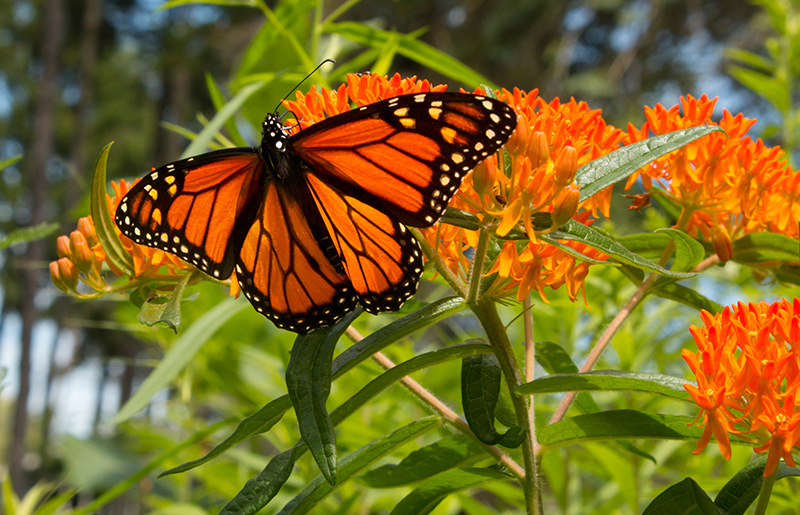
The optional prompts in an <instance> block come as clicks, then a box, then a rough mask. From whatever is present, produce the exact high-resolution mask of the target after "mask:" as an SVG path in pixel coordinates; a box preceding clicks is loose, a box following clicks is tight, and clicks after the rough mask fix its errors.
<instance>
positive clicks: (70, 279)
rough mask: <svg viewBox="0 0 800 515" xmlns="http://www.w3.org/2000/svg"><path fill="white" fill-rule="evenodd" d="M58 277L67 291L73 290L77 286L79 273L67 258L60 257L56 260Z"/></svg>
mask: <svg viewBox="0 0 800 515" xmlns="http://www.w3.org/2000/svg"><path fill="white" fill-rule="evenodd" d="M51 270H52V269H51ZM51 275H52V272H51ZM58 275H59V277H60V278H61V280H62V281H63V283H64V286H66V287H67V289H68V290H74V289H75V288H76V287H77V286H78V276H79V275H80V273H79V272H78V269H77V268H75V265H74V264H72V261H70V260H69V258H65V257H62V258H61V259H59V260H58ZM56 286H58V285H56Z"/></svg>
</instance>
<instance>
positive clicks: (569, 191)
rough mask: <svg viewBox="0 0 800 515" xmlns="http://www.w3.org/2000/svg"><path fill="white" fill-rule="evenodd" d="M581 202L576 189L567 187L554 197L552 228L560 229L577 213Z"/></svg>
mask: <svg viewBox="0 0 800 515" xmlns="http://www.w3.org/2000/svg"><path fill="white" fill-rule="evenodd" d="M580 201H581V194H580V192H579V191H578V188H576V187H574V186H567V187H566V188H564V189H563V190H561V193H559V194H558V196H557V197H556V200H555V203H554V205H553V226H554V227H561V226H562V225H564V224H565V223H567V222H569V221H570V220H571V219H572V217H573V216H575V214H576V213H577V212H578V204H580Z"/></svg>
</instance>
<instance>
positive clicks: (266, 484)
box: [219, 444, 305, 515]
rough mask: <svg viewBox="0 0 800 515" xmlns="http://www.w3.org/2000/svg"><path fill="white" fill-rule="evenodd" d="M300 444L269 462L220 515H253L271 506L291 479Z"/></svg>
mask: <svg viewBox="0 0 800 515" xmlns="http://www.w3.org/2000/svg"><path fill="white" fill-rule="evenodd" d="M301 447H302V448H304V447H305V445H302V444H299V445H297V446H295V447H293V448H291V449H289V450H288V451H283V452H282V453H280V454H277V455H275V456H273V457H272V459H271V460H269V464H267V466H266V467H265V468H264V470H262V471H261V472H260V473H259V474H258V475H257V476H256V477H254V478H251V479H250V480H248V481H247V483H245V485H244V487H242V490H241V491H240V492H239V493H238V494H237V495H236V497H234V498H233V499H231V500H230V502H228V504H226V505H225V507H224V508H223V509H222V511H221V512H220V514H219V515H252V514H253V513H256V512H257V511H258V510H260V509H261V508H263V507H264V506H266V505H267V504H269V502H270V501H271V500H272V499H273V498H274V497H275V496H276V495H278V492H280V490H281V487H282V486H283V485H284V483H286V481H287V480H288V479H289V476H290V475H291V474H292V469H294V464H295V462H296V461H297V459H298V458H299V457H300V455H299V454H300V449H301Z"/></svg>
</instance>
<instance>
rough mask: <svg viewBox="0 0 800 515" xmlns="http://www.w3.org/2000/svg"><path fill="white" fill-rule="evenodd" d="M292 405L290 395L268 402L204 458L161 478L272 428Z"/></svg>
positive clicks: (184, 466) (175, 469) (183, 470)
mask: <svg viewBox="0 0 800 515" xmlns="http://www.w3.org/2000/svg"><path fill="white" fill-rule="evenodd" d="M291 407H292V401H291V399H289V396H288V395H281V396H280V397H278V398H277V399H275V400H273V401H271V402H269V403H267V405H266V406H264V407H263V408H261V409H260V410H258V411H257V412H255V413H253V414H252V415H250V416H249V417H247V418H245V419H244V420H242V421H241V422H239V426H238V427H237V428H236V431H234V432H233V434H231V435H230V436H229V437H228V438H226V439H225V440H224V441H223V442H222V443H221V444H219V445H217V446H216V447H214V449H212V450H211V452H209V453H208V454H206V455H205V456H203V457H202V458H198V459H196V460H193V461H190V462H187V463H184V464H183V465H180V466H178V467H175V468H171V469H169V470H167V471H165V472H162V473H161V474H160V475H159V476H158V477H159V478H160V477H163V476H169V475H171V474H178V473H180V472H186V471H187V470H191V469H193V468H195V467H199V466H200V465H202V464H203V463H206V462H207V461H211V460H213V459H214V458H216V457H217V456H219V455H220V454H222V453H224V452H225V451H227V450H228V449H230V448H231V447H233V446H235V445H238V444H240V443H242V442H243V441H245V440H247V439H248V438H250V437H251V436H255V435H257V434H261V433H266V432H267V431H269V430H270V429H272V426H274V425H275V424H277V423H278V421H280V419H281V418H283V415H284V413H286V411H287V410H288V409H289V408H291Z"/></svg>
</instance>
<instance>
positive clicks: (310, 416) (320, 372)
mask: <svg viewBox="0 0 800 515" xmlns="http://www.w3.org/2000/svg"><path fill="white" fill-rule="evenodd" d="M351 322H352V320H351V319H350V318H349V317H346V318H345V319H344V320H342V321H341V322H339V323H338V324H336V325H335V326H333V327H329V328H322V329H317V330H316V331H312V332H310V333H309V334H306V335H301V336H298V337H297V340H295V342H294V346H293V347H292V355H291V357H290V359H289V365H288V366H287V367H286V387H287V389H288V390H289V398H290V399H291V400H292V405H293V406H294V411H295V413H296V415H297V421H298V424H299V426H300V434H301V435H303V441H304V442H305V443H306V445H308V448H309V449H310V450H311V454H312V455H313V456H314V459H315V460H316V462H317V465H318V466H319V469H320V471H321V472H322V475H323V476H325V479H327V480H328V482H329V483H330V484H331V485H335V484H336V459H337V458H336V432H335V431H334V429H333V423H332V422H331V417H330V415H329V414H328V409H327V408H326V407H325V402H326V401H327V400H328V395H329V394H330V393H331V361H332V360H333V351H334V349H335V348H336V342H338V341H339V337H341V335H342V334H343V333H344V332H345V330H347V327H348V326H349V325H350V323H351Z"/></svg>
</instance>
